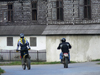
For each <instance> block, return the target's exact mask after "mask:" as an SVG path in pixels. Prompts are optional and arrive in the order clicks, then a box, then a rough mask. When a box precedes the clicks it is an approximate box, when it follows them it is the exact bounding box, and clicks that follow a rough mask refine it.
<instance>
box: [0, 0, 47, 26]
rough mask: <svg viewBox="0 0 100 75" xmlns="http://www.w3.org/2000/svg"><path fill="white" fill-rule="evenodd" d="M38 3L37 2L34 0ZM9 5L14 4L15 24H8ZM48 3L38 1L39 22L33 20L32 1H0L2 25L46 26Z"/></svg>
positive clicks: (0, 20)
mask: <svg viewBox="0 0 100 75" xmlns="http://www.w3.org/2000/svg"><path fill="white" fill-rule="evenodd" d="M32 1H37V0H32ZM8 3H12V4H13V22H8V21H7V20H8V12H7V11H8V6H7V4H8ZM46 10H47V2H46V1H44V0H38V1H37V21H34V20H32V6H31V1H30V0H23V3H20V2H19V1H18V0H15V1H13V0H12V1H0V25H40V24H41V25H44V24H46V13H47V11H46Z"/></svg>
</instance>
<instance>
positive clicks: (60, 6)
mask: <svg viewBox="0 0 100 75" xmlns="http://www.w3.org/2000/svg"><path fill="white" fill-rule="evenodd" d="M56 7H57V20H63V0H57V3H56Z"/></svg>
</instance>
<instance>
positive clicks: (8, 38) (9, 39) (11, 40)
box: [7, 37, 13, 46]
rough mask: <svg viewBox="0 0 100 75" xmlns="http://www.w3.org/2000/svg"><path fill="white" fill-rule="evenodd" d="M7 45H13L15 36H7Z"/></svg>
mask: <svg viewBox="0 0 100 75" xmlns="http://www.w3.org/2000/svg"><path fill="white" fill-rule="evenodd" d="M9 42H10V43H9ZM7 46H13V37H7Z"/></svg>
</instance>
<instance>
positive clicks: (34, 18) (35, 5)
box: [32, 1, 37, 20]
mask: <svg viewBox="0 0 100 75" xmlns="http://www.w3.org/2000/svg"><path fill="white" fill-rule="evenodd" d="M32 20H37V1H34V2H32Z"/></svg>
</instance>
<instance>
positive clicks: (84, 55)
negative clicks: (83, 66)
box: [46, 35, 100, 62]
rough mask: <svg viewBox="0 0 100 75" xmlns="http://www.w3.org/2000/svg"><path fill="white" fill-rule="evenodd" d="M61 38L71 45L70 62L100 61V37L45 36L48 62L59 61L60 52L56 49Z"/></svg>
mask: <svg viewBox="0 0 100 75" xmlns="http://www.w3.org/2000/svg"><path fill="white" fill-rule="evenodd" d="M63 37H64V38H66V41H68V42H69V43H70V44H71V45H72V49H70V55H71V61H77V62H84V61H90V60H94V59H100V35H77V36H74V35H73V36H47V38H46V44H47V46H46V50H47V61H48V62H51V61H60V60H59V54H60V52H61V51H59V50H57V47H58V45H59V43H60V40H61V38H63Z"/></svg>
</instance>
